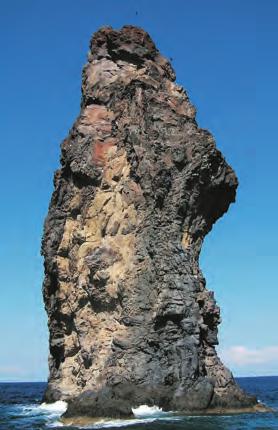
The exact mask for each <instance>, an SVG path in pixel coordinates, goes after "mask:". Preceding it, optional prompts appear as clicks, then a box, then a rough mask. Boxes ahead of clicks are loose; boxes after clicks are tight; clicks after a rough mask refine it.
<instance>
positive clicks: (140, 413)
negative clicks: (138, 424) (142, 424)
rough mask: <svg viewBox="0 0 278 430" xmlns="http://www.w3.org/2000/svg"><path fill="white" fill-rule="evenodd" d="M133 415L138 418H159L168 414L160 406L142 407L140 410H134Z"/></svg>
mask: <svg viewBox="0 0 278 430" xmlns="http://www.w3.org/2000/svg"><path fill="white" fill-rule="evenodd" d="M132 413H133V415H134V416H135V417H136V418H147V417H154V418H158V417H161V416H162V415H165V414H167V412H164V411H163V410H162V408H159V407H158V406H147V405H140V406H139V407H138V408H132Z"/></svg>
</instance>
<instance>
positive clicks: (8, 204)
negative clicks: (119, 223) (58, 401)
mask: <svg viewBox="0 0 278 430" xmlns="http://www.w3.org/2000/svg"><path fill="white" fill-rule="evenodd" d="M136 11H137V12H138V14H136ZM277 12H278V2H276V1H275V0H273V1H271V0H264V1H259V0H258V1H255V0H244V1H242V0H226V1H223V0H210V1H207V0H184V1H183V0H171V1H169V0H167V1H166V0H141V1H140V0H136V1H135V0H125V1H123V0H117V1H115V0H105V1H102V2H100V1H94V0H59V1H56V0H48V1H42V0H24V1H22V0H17V1H16V0H9V1H8V0H2V1H1V16H0V32H1V35H0V48H1V50H0V52H1V56H0V58H1V67H0V73H1V80H0V94H1V106H0V118H1V119H0V128H1V159H2V165H1V169H0V175H1V183H2V192H1V207H2V210H1V211H0V230H1V231H0V234H1V242H0V337H1V343H0V380H45V379H46V377H47V354H48V346H47V338H48V332H47V323H46V316H45V312H44V308H43V303H42V297H41V282H42V277H43V269H42V259H41V257H40V239H41V234H42V225H43V220H44V217H45V215H46V212H47V207H48V203H49V199H50V195H51V192H52V189H53V188H52V177H53V172H54V170H55V169H57V168H58V165H59V144H60V142H61V141H62V139H63V138H64V137H65V136H66V135H67V132H68V130H69V128H70V127H71V125H72V123H73V121H74V119H75V117H76V116H77V114H78V112H79V104H80V82H81V68H82V66H83V65H84V63H85V62H86V52H87V50H88V43H89V39H90V36H91V34H92V33H93V32H94V31H96V30H97V29H98V28H99V27H100V26H103V25H112V26H113V27H115V28H119V27H121V26H122V25H124V24H134V25H139V26H141V27H143V28H144V29H145V30H147V31H148V32H149V33H150V34H151V36H152V38H153V39H154V41H155V43H156V44H157V46H158V48H159V49H160V50H161V52H162V53H163V54H164V55H166V56H167V57H172V58H173V66H174V68H175V70H176V73H177V82H178V83H179V84H181V85H183V86H184V87H185V88H186V89H187V91H188V93H189V96H190V97H191V100H192V102H193V103H194V104H195V106H196V107H197V110H198V115H197V119H198V121H199V124H200V126H201V127H203V128H208V129H209V130H210V131H212V132H213V134H214V136H215V138H216V141H217V144H218V147H219V149H221V151H222V152H223V153H224V155H225V157H226V158H227V160H228V161H229V162H230V164H231V165H232V166H233V168H234V169H235V171H236V173H237V175H238V177H239V182H240V186H239V190H238V197H237V202H236V204H235V205H233V206H232V207H231V208H230V211H229V213H228V214H227V215H226V216H225V217H223V218H222V219H221V220H220V221H218V223H217V224H216V225H215V227H214V229H213V231H212V233H210V234H209V236H208V237H207V238H206V241H205V244H204V249H203V251H202V255H201V267H202V269H203V272H204V274H205V276H206V278H207V281H208V282H207V286H208V288H209V289H212V290H214V291H215V295H216V298H217V301H218V303H219V304H220V306H221V309H222V319H223V323H222V324H221V328H220V346H219V351H220V354H221V355H222V357H223V359H224V360H225V363H227V364H228V365H229V366H230V367H231V369H232V370H233V371H234V373H235V375H267V374H270V375H271V374H278V335H277V327H278V311H277V304H278V289H277V260H278V258H277V241H278V234H277V209H278V203H277V159H278V149H277V143H276V140H277V137H276V135H277V132H276V122H277V97H276V94H277V75H278V73H277V72H278V70H277V68H278V67H277V66H278V64H277V55H276V53H277V36H276V28H275V27H276V17H277ZM275 57H276V58H275Z"/></svg>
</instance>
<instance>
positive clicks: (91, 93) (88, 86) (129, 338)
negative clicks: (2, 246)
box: [42, 26, 256, 416]
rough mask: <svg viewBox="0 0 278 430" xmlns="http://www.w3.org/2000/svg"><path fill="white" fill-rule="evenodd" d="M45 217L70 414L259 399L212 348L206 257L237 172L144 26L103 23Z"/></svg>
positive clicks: (213, 315)
mask: <svg viewBox="0 0 278 430" xmlns="http://www.w3.org/2000/svg"><path fill="white" fill-rule="evenodd" d="M90 48H91V49H90V53H89V62H88V64H87V65H86V66H85V67H84V71H83V81H82V104H81V113H80V116H79V117H78V118H77V120H76V122H75V123H74V125H73V127H72V129H71V131H70V134H69V136H68V137H67V138H66V139H65V140H64V142H63V143H62V155H61V169H60V170H59V171H58V172H57V173H56V174H55V191H54V193H53V196H52V200H51V204H50V208H49V213H48V216H47V219H46V222H45V230H44V238H43V245H42V252H43V255H44V258H45V281H44V300H45V306H46V310H47V313H48V317H49V330H50V359H49V367H50V377H49V383H48V387H47V390H46V393H45V400H46V401H49V402H51V401H55V400H58V399H65V400H67V401H69V409H68V412H67V416H73V415H89V416H127V415H130V414H131V413H132V412H131V408H132V407H136V406H138V405H140V404H147V405H150V406H151V405H158V406H161V407H163V408H164V409H165V410H181V411H184V412H186V411H194V410H197V411H200V410H201V411H203V410H207V409H209V408H218V409H219V408H220V409H221V408H222V409H223V408H227V407H229V406H231V407H234V408H240V407H242V406H244V407H247V406H250V405H253V404H255V403H256V400H255V399H254V398H253V397H249V396H247V395H246V394H245V393H243V392H242V391H241V390H240V388H239V387H238V386H237V385H236V383H235V381H234V379H233V377H232V374H231V373H230V372H229V371H228V370H227V369H226V368H225V367H224V366H223V364H222V363H221V361H220V360H219V358H218V357H217V354H216V351H215V345H216V344H217V326H218V324H219V321H220V316H219V308H218V306H217V305H216V303H215V299H214V296H213V293H212V292H210V291H208V290H207V289H206V288H205V279H204V278H203V276H202V273H201V271H200V269H199V264H198V259H199V253H200V249H201V245H202V242H203V239H204V236H205V235H206V234H207V233H208V232H209V231H210V229H211V228H212V225H213V223H214V222H215V221H216V220H217V219H218V218H219V217H221V216H222V215H223V214H224V213H225V212H226V211H227V209H228V207H229V205H230V203H231V202H233V201H234V200H235V194H236V188H237V179H236V176H235V174H234V172H233V170H232V169H231V167H230V166H229V165H228V164H227V163H226V161H225V159H224V158H223V156H222V154H221V153H220V152H219V151H218V150H217V148H216V146H215V142H214V139H213V137H212V135H211V134H210V133H209V132H208V131H207V130H203V129H200V128H198V125H197V123H196V120H195V109H194V107H193V106H192V104H191V103H190V101H189V99H188V97H187V94H186V92H185V91H184V90H183V89H182V88H181V87H180V86H178V85H177V84H175V83H174V80H175V73H174V71H173V69H172V67H171V65H170V63H169V62H168V61H167V60H166V59H165V58H164V57H162V56H161V55H160V53H159V52H158V50H157V49H156V47H155V45H154V43H153V42H152V40H151V38H150V37H149V35H148V34H147V33H145V32H144V31H143V30H142V29H139V28H135V27H131V26H125V27H123V28H122V29H121V30H120V31H115V30H113V29H112V28H103V29H101V30H99V31H98V32H97V33H96V34H95V35H94V36H93V38H92V41H91V46H90Z"/></svg>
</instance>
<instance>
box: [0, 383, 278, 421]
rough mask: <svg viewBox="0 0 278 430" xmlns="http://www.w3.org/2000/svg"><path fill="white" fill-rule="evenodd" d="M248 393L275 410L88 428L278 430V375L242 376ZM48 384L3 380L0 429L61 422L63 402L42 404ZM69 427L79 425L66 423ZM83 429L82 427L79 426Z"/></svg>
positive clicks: (164, 416)
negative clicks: (7, 381) (6, 381)
mask: <svg viewBox="0 0 278 430" xmlns="http://www.w3.org/2000/svg"><path fill="white" fill-rule="evenodd" d="M238 382H239V384H240V385H241V386H242V387H243V388H244V389H245V390H246V391H248V392H250V393H252V394H255V395H256V396H257V397H258V399H259V400H260V401H261V402H263V403H265V404H266V405H268V406H270V407H271V408H273V409H274V412H269V413H256V414H241V415H229V416H200V417H196V416H194V417H193V416H192V417H184V416H177V415H174V416H171V415H168V414H161V413H159V414H154V415H151V416H148V417H140V418H137V419H134V420H128V421H125V420H113V421H110V422H100V423H98V424H95V425H90V426H89V427H88V426H87V427H86V428H87V429H101V428H106V429H107V428H109V429H111V430H112V429H116V428H117V429H118V428H120V427H121V428H123V429H126V430H131V429H132V430H245V429H246V430H255V429H256V430H268V429H271V430H273V429H276V430H278V376H270V377H256V378H238ZM44 389H45V383H40V382H36V383H0V430H19V429H20V430H46V429H47V430H50V429H54V430H55V429H57V430H58V429H59V430H61V428H62V427H63V426H62V424H61V423H60V422H59V417H60V415H61V413H62V409H63V404H61V403H58V404H54V405H50V406H46V407H45V406H44V405H41V398H42V394H43V391H44ZM64 428H65V429H67V430H76V429H77V428H78V427H72V426H64ZM79 428H80V427H79Z"/></svg>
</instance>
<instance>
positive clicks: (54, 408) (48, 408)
mask: <svg viewBox="0 0 278 430" xmlns="http://www.w3.org/2000/svg"><path fill="white" fill-rule="evenodd" d="M67 407H68V404H67V402H64V401H63V400H58V401H57V402H54V403H42V404H41V405H39V406H38V409H40V410H42V411H45V412H50V413H53V414H57V415H62V414H63V413H64V412H66V410H67Z"/></svg>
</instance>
